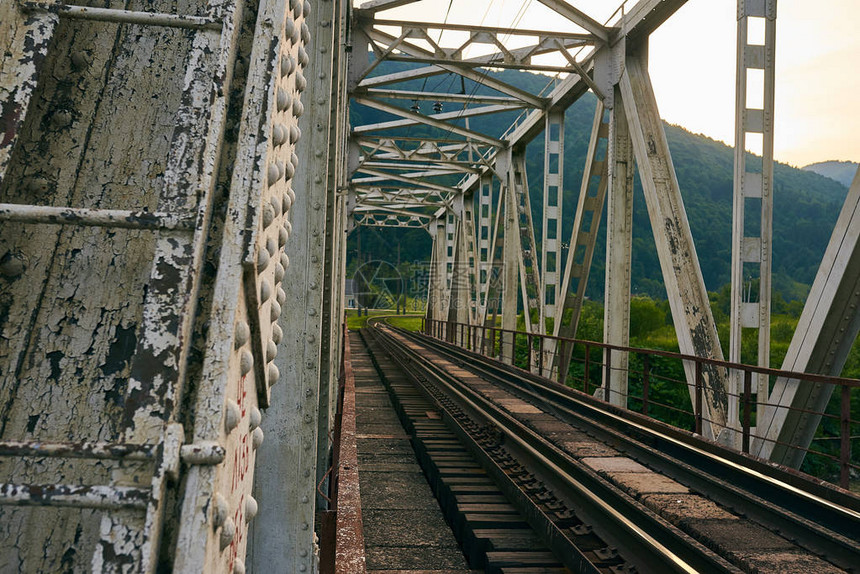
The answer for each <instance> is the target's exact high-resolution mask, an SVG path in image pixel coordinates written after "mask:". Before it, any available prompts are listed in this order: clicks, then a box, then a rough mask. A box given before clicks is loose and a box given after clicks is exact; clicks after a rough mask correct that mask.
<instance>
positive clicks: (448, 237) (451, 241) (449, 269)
mask: <svg viewBox="0 0 860 574" xmlns="http://www.w3.org/2000/svg"><path fill="white" fill-rule="evenodd" d="M456 240H457V214H456V213H455V211H454V210H453V209H451V208H450V207H449V208H446V209H445V243H444V245H445V251H444V256H445V257H444V261H445V283H444V285H445V296H444V297H443V299H442V304H443V318H447V317H448V314H449V312H450V309H451V306H452V305H454V304H455V303H454V301H453V300H452V298H451V296H452V287H453V280H454V258H455V253H454V251H455V249H456V247H457V241H456Z"/></svg>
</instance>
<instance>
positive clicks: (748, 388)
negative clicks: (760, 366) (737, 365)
mask: <svg viewBox="0 0 860 574" xmlns="http://www.w3.org/2000/svg"><path fill="white" fill-rule="evenodd" d="M750 395H752V371H749V370H744V415H743V421H742V422H741V425H742V432H743V436H742V438H741V450H743V451H744V452H746V453H749V451H750V414H751V413H750V410H751V409H750V399H751V397H750Z"/></svg>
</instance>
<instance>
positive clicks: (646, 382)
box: [421, 318, 860, 488]
mask: <svg viewBox="0 0 860 574" xmlns="http://www.w3.org/2000/svg"><path fill="white" fill-rule="evenodd" d="M421 330H422V332H423V333H425V334H427V335H429V336H431V337H435V338H437V339H440V340H444V341H447V342H448V343H452V344H457V343H458V342H459V343H460V345H459V346H461V347H463V348H465V349H467V350H471V351H473V352H477V353H479V354H481V355H483V356H489V357H490V358H501V357H505V356H506V357H507V358H508V359H509V360H510V364H511V365H512V366H514V367H518V368H523V367H521V366H520V365H517V364H516V363H517V360H516V350H517V340H518V339H519V340H520V342H521V341H522V338H525V340H526V344H527V349H529V352H527V353H526V355H527V364H526V365H525V366H524V368H525V369H527V370H529V371H535V370H537V372H538V373H541V374H542V373H544V372H545V371H546V369H545V365H544V360H545V357H544V354H545V353H544V348H545V345H544V341H545V340H546V339H550V340H554V341H555V342H556V343H557V345H556V348H560V346H561V345H560V344H564V345H568V346H576V345H579V346H582V347H585V353H584V358H583V361H582V363H583V369H584V373H583V379H582V383H583V388H584V392H585V393H586V394H590V391H591V390H596V389H597V388H600V386H599V385H598V386H597V387H592V388H591V389H590V388H589V387H590V382H591V381H590V379H591V373H592V370H593V368H594V366H595V365H594V364H593V362H592V359H591V350H592V349H595V348H596V349H602V350H603V351H604V352H605V356H604V360H603V361H602V362H600V361H598V363H597V366H599V367H600V368H601V370H604V371H605V373H604V377H605V380H608V379H609V374H610V372H611V370H612V369H613V368H614V367H612V360H611V356H612V353H613V352H621V353H632V354H634V355H639V356H641V357H642V359H643V368H642V371H641V373H640V374H641V382H642V385H643V390H642V392H643V394H642V396H641V397H640V396H635V395H632V394H630V393H627V394H626V396H625V402H626V400H629V399H633V400H637V401H641V402H642V411H641V412H642V414H644V415H646V416H649V417H652V418H655V417H653V415H652V414H649V408H652V407H654V406H658V407H665V408H669V409H670V410H674V411H678V412H680V413H683V414H686V415H690V416H692V417H693V420H694V432H696V433H697V434H702V429H703V424H704V423H705V422H709V423H711V424H718V423H715V422H714V421H710V420H709V419H708V418H707V417H706V416H705V413H704V406H703V403H704V400H703V395H704V392H705V390H707V389H708V388H709V385H708V383H707V382H706V380H705V378H704V377H703V375H702V373H703V366H704V365H710V366H714V367H721V368H724V369H727V370H735V371H742V372H743V373H744V375H743V383H742V385H743V388H742V390H741V391H740V392H739V393H737V394H736V393H730V395H731V396H733V397H736V398H738V399H739V401H740V410H741V412H740V415H739V418H740V421H739V422H740V425H741V428H740V429H739V430H740V432H741V450H742V451H743V452H744V453H749V452H750V440H751V438H752V423H751V419H752V413H753V408H754V406H758V407H761V406H763V407H768V408H776V409H788V410H797V409H791V407H787V406H783V405H778V404H773V403H764V402H761V401H757V400H755V399H753V397H752V375H753V373H755V374H759V375H763V376H768V377H771V376H772V377H784V378H789V379H797V380H804V381H809V382H814V383H822V384H829V385H835V386H838V387H840V389H841V393H840V399H839V400H840V403H841V408H840V412H839V414H838V415H834V414H828V413H826V412H815V413H814V414H817V415H821V416H822V417H824V418H828V419H831V420H838V422H839V437H838V438H839V440H840V451H839V455H838V456H837V455H834V454H829V453H826V452H821V451H817V450H812V449H809V448H805V449H801V447H799V446H797V445H790V444H785V443H783V442H781V441H777V440H775V439H773V438H767V437H764V436H758V435H756V436H755V438H756V439H757V440H761V441H763V442H768V443H772V444H775V445H782V446H788V447H790V448H793V449H801V450H804V451H805V452H806V453H808V454H814V455H817V456H823V457H825V458H827V459H830V460H834V461H838V463H839V467H840V481H839V482H840V485H841V486H842V487H843V488H848V484H849V479H850V476H849V471H850V469H852V468H853V469H860V466H857V465H855V464H852V463H851V432H850V431H851V425H852V424H858V422H860V421H855V420H852V419H851V416H850V415H851V410H850V398H851V390H852V389H857V388H860V380H858V379H852V378H847V377H834V376H829V375H820V374H814V373H800V372H796V371H786V370H781V369H773V368H770V367H760V366H756V365H745V364H741V363H732V362H729V361H725V360H722V359H714V358H709V357H698V356H695V355H687V354H684V353H677V352H672V351H661V350H657V349H643V348H638V347H629V346H623V345H613V344H610V343H602V342H597V341H588V340H584V339H574V338H569V337H559V336H554V335H545V334H539V333H529V332H526V331H517V330H513V329H503V328H501V327H495V326H491V325H470V324H467V323H458V322H454V321H443V320H434V319H427V318H424V319H423V321H422V329H421ZM535 339H537V348H536V345H535ZM497 344H498V351H497ZM509 344H510V346H511V348H510V355H507V354H506V351H507V350H508V349H507V346H508V345H509ZM503 346H504V348H503ZM653 357H660V358H665V359H673V360H678V361H682V362H683V361H690V362H692V363H693V364H694V365H695V376H694V381H693V382H692V383H690V382H687V381H676V382H677V383H678V384H683V385H685V386H687V387H690V388H691V391H692V397H691V399H692V401H691V402H692V405H691V406H692V412H688V411H686V410H684V409H683V408H677V407H673V406H669V405H663V404H662V403H660V402H657V401H654V400H653V399H652V398H651V397H650V396H649V393H650V385H651V383H652V378H657V376H656V375H655V373H654V371H653V365H651V358H653ZM627 371H628V374H630V373H632V372H633V371H632V370H630V369H629V368H628V369H627ZM636 372H639V371H636ZM568 376H569V370H568V372H567V373H557V377H558V379H557V380H556V382H557V383H558V384H565V383H566V382H567V380H568ZM659 378H660V379H661V380H670V379H667V378H665V377H659ZM574 380H575V381H576V380H577V379H574ZM610 393H615V394H616V395H617V391H613V390H612V389H611V388H610V387H609V386H608V385H605V386H603V393H602V395H603V396H602V397H598V398H602V399H603V400H604V401H606V402H609V400H610ZM719 426H723V427H725V425H722V424H720V425H719ZM834 438H836V437H834Z"/></svg>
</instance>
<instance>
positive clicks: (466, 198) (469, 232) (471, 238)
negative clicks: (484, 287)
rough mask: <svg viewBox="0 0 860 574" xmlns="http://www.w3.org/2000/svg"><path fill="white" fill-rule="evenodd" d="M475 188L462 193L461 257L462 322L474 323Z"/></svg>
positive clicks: (475, 281)
mask: <svg viewBox="0 0 860 574" xmlns="http://www.w3.org/2000/svg"><path fill="white" fill-rule="evenodd" d="M474 191H475V190H474V189H469V190H467V191H465V192H464V194H463V215H462V225H463V240H464V243H463V248H464V249H465V254H464V257H463V262H464V265H465V267H464V269H463V272H464V273H465V275H466V277H465V279H466V281H467V282H468V285H467V288H468V290H467V296H466V304H467V305H468V308H467V309H466V313H465V314H464V315H463V322H464V323H469V324H470V325H474V324H475V319H476V317H477V312H478V256H477V253H476V252H475V192H474Z"/></svg>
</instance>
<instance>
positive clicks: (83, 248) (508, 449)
mask: <svg viewBox="0 0 860 574" xmlns="http://www.w3.org/2000/svg"><path fill="white" fill-rule="evenodd" d="M456 1H457V2H458V3H459V2H462V1H464V0H456ZM428 4H434V3H429V2H427V1H423V2H421V1H418V0H369V1H367V2H364V3H358V2H356V3H355V5H353V4H352V3H351V2H349V1H347V0H245V1H239V0H170V1H168V0H125V1H119V0H92V1H90V0H79V1H76V2H62V1H56V0H46V1H28V0H0V47H2V56H0V475H2V478H0V538H2V541H3V545H2V548H3V550H2V552H0V572H3V573H5V572H89V571H92V572H161V571H163V572H168V571H173V572H206V573H210V572H212V573H214V572H229V573H236V574H241V573H242V572H246V571H250V572H287V573H299V572H315V571H324V572H326V571H338V572H364V571H366V570H377V571H405V570H416V569H420V570H422V571H433V570H436V571H440V572H441V571H469V570H470V569H471V570H481V569H485V570H486V571H507V572H537V571H541V572H546V571H558V572H564V571H566V570H565V569H568V570H570V571H588V572H610V571H612V572H630V571H643V572H644V571H654V572H663V571H768V570H770V571H786V572H788V571H798V572H799V571H801V570H806V571H815V572H829V571H844V570H848V571H851V570H852V569H854V570H856V568H857V564H860V560H858V556H860V550H858V548H860V543H858V540H857V532H858V529H857V526H858V523H860V505H858V501H857V498H856V496H855V495H852V494H851V493H850V492H849V490H848V488H849V487H850V486H851V484H850V483H851V480H852V476H853V475H856V470H857V459H856V456H855V457H854V458H852V453H851V439H852V435H855V436H856V434H857V424H858V423H857V421H855V420H853V419H852V408H851V407H852V401H853V402H854V405H856V402H857V401H858V400H860V397H858V394H860V391H858V390H857V387H858V386H860V383H858V381H855V380H852V379H845V378H840V374H841V373H842V370H843V367H844V365H845V362H846V360H847V358H848V354H849V351H850V349H851V347H852V345H853V343H854V341H855V338H856V336H857V332H858V329H860V316H858V313H857V302H858V301H857V300H858V297H860V263H858V261H857V260H856V257H860V250H858V238H860V221H858V217H857V216H856V214H857V212H858V207H860V179H855V182H854V184H853V185H852V186H851V189H850V190H849V193H848V196H847V199H846V200H845V204H844V207H843V209H842V211H841V213H840V215H839V218H838V221H837V224H836V227H835V229H834V230H833V234H832V238H831V240H830V243H829V245H828V247H827V250H826V252H825V254H824V257H823V259H822V261H821V264H820V268H819V271H818V274H817V276H816V277H815V280H814V283H813V285H812V288H811V291H810V294H809V296H808V298H807V301H806V304H805V308H804V311H803V313H802V315H801V317H800V320H799V324H798V327H797V330H796V333H795V336H794V339H793V340H792V342H791V345H790V347H789V349H788V352H787V355H786V358H785V360H784V362H783V364H782V365H770V364H769V357H770V323H771V267H772V252H773V249H772V236H773V234H772V213H773V203H772V199H773V192H774V181H773V180H774V170H773V165H774V160H773V146H774V91H775V90H774V77H775V74H774V68H775V65H774V64H775V43H776V29H777V2H776V0H738V12H737V22H738V34H737V45H736V49H737V88H736V90H737V98H736V132H735V133H736V137H735V141H736V142H741V143H740V145H737V146H736V151H735V170H734V194H733V224H732V245H731V257H732V261H731V266H732V274H731V277H732V279H731V282H732V297H731V309H730V322H731V328H730V335H729V337H730V338H729V341H728V345H727V347H726V348H727V349H728V356H724V354H723V350H722V347H721V345H720V341H719V337H718V333H717V327H716V322H715V320H714V313H713V312H712V309H711V305H710V302H709V299H708V293H707V291H706V289H705V285H704V281H703V279H702V272H701V269H700V266H699V261H698V258H697V255H696V248H695V246H694V244H693V239H692V234H691V229H690V224H689V222H688V220H687V216H686V212H685V207H684V202H683V199H682V195H681V191H682V190H681V189H680V187H679V184H678V179H677V177H676V174H675V169H674V167H673V163H672V157H671V153H670V149H669V145H668V143H667V140H666V134H665V131H664V126H663V123H662V121H661V116H660V113H659V110H658V107H657V100H656V98H655V95H654V90H653V87H652V83H651V78H650V75H649V71H648V63H649V51H648V43H649V36H650V35H651V33H652V32H654V31H655V30H656V29H658V28H659V27H660V26H661V25H662V24H663V23H664V22H665V21H666V20H668V19H670V18H671V17H672V15H673V14H674V13H675V12H676V11H678V10H679V9H680V8H681V7H682V6H683V5H684V4H685V0H626V1H625V2H622V3H620V5H617V6H615V5H613V6H611V7H609V8H607V7H605V6H601V7H599V8H596V7H595V5H596V4H595V3H593V2H591V3H585V2H578V1H570V0H538V4H539V5H540V6H541V7H542V8H541V9H543V10H547V13H548V14H551V15H552V18H551V20H552V21H551V22H549V21H548V22H547V29H541V30H534V29H524V28H522V27H519V26H518V25H517V24H518V21H517V22H515V23H514V25H512V26H511V27H508V28H500V27H493V26H486V25H484V24H483V20H479V19H478V16H479V15H480V14H481V13H483V11H484V10H487V11H489V10H490V9H491V5H492V2H479V1H477V0H476V1H475V2H473V4H475V10H474V16H475V17H474V20H472V21H468V22H449V21H448V20H449V18H448V15H447V14H448V13H450V9H451V6H450V5H453V2H451V3H450V5H448V4H446V3H444V2H442V3H435V5H433V6H430V7H429V8H428V6H427V5H428ZM530 4H531V2H529V3H527V4H524V5H523V11H524V10H525V9H527V8H528V6H529V5H530ZM586 4H588V6H587V7H586ZM536 6H537V5H536ZM446 8H447V13H446ZM404 14H406V15H408V16H404ZM786 41H791V39H786ZM730 48H731V47H730V46H724V47H721V49H726V50H728V49H730ZM508 70H517V71H526V72H532V73H534V74H536V75H535V76H533V77H534V78H541V79H545V81H544V82H540V83H541V86H540V87H539V88H537V89H534V88H532V87H529V86H526V85H524V84H523V83H522V82H519V81H518V80H517V79H516V77H515V76H512V75H511V74H510V72H508ZM428 85H429V86H431V88H430V89H428ZM530 85H531V84H530ZM432 86H436V87H435V88H434V87H432ZM441 86H447V88H446V89H444V90H440V89H439V88H440V87H441ZM583 98H590V99H593V101H594V102H595V113H594V116H593V121H592V122H591V123H590V125H588V126H581V127H582V130H583V131H584V132H585V133H588V134H590V137H589V138H588V139H589V142H588V146H587V150H588V151H587V154H586V161H585V165H584V166H583V167H582V173H583V177H582V179H581V180H580V181H570V180H569V178H567V179H568V180H567V181H565V170H564V163H565V161H571V158H569V157H566V155H567V154H566V153H565V150H566V149H568V147H569V146H566V143H565V142H566V138H568V139H569V138H570V137H572V134H570V133H569V127H568V126H566V123H565V112H566V111H567V110H568V108H570V106H571V105H573V104H574V103H575V102H577V101H579V100H581V99H583ZM529 144H532V145H533V146H535V145H536V146H539V147H541V149H542V156H543V165H542V166H540V169H539V170H538V172H539V173H537V174H534V173H532V174H529V173H528V172H527V161H526V156H525V151H526V146H527V145H529ZM531 167H532V171H534V165H532V166H531ZM637 172H638V175H639V179H640V181H641V183H642V189H643V191H644V196H645V201H646V203H647V208H648V217H649V219H650V224H651V229H652V231H653V235H654V241H655V243H656V248H657V253H658V256H659V261H660V266H661V270H662V275H663V281H664V284H665V286H666V295H667V299H668V301H669V305H670V308H671V315H672V319H673V322H674V326H675V330H676V334H677V340H678V347H679V352H678V353H666V352H658V351H647V350H642V349H635V348H632V347H630V304H631V258H632V237H633V227H632V226H633V218H632V210H633V188H634V186H633V182H634V176H635V174H636V173H637ZM530 175H531V177H530ZM535 175H537V177H534V176H535ZM537 181H539V182H540V185H539V186H538V185H535V182H537ZM530 184H531V185H530ZM530 188H531V189H530ZM565 189H578V190H579V192H578V194H573V195H574V196H575V197H576V198H577V199H576V204H575V205H565V204H564V201H563V197H564V193H563V191H564V190H565ZM568 195H570V194H568ZM536 207H539V209H535V208H536ZM602 219H605V221H603V222H602V221H601V220H602ZM570 222H572V225H571V223H570ZM751 222H755V224H752V223H751ZM362 225H363V226H377V227H398V228H409V227H415V228H420V229H424V230H426V232H427V233H429V235H430V236H431V237H432V245H433V247H432V258H431V262H430V273H429V274H428V285H427V291H426V308H425V313H424V317H423V319H422V331H423V333H422V334H408V333H406V332H405V331H402V330H397V329H395V328H394V327H392V326H390V325H384V324H382V323H378V324H375V325H371V326H370V327H368V329H367V331H363V332H362V333H361V334H360V335H359V334H356V333H348V332H347V331H346V330H345V328H344V309H345V302H346V293H345V287H344V286H345V284H346V281H345V280H346V260H347V248H346V244H347V237H348V236H349V233H350V232H351V231H352V230H353V229H354V228H356V226H362ZM601 225H603V226H604V227H605V229H606V261H605V269H606V278H605V285H606V290H605V294H604V306H605V317H604V334H603V340H602V341H580V340H577V339H575V335H576V333H577V325H578V322H579V318H580V315H581V311H582V308H583V300H584V298H585V289H586V284H587V282H588V276H589V271H590V270H591V268H592V265H591V262H592V257H593V254H594V251H595V245H596V242H597V238H598V229H600V228H601ZM563 228H564V229H567V228H572V233H571V235H570V236H569V237H562V229H563ZM751 274H752V276H754V277H755V278H756V281H757V285H758V287H757V293H756V294H755V295H754V296H753V294H751V292H749V291H748V290H746V289H747V284H746V282H747V281H748V280H749V279H748V278H749V277H750V276H751ZM518 321H520V322H521V323H522V324H520V323H518ZM518 328H519V330H518ZM750 331H754V332H755V335H754V338H755V340H756V344H755V347H756V350H757V357H758V360H757V361H754V363H755V364H752V365H742V364H741V343H742V338H743V337H742V335H743V333H744V332H747V333H749V332H750ZM669 363H671V364H674V365H676V367H677V368H676V369H675V372H680V373H682V374H681V375H676V376H675V378H674V380H672V381H669V379H670V378H671V376H670V375H668V374H666V371H664V370H661V365H663V366H665V365H666V364H669ZM658 380H659V381H662V382H663V383H668V382H671V383H672V384H677V385H679V386H680V388H684V389H685V393H686V394H687V396H688V398H683V400H681V403H679V404H665V403H661V401H660V397H659V396H657V395H656V394H654V393H653V392H652V391H651V389H652V387H653V386H654V385H656V381H658ZM682 396H683V395H682ZM386 401H388V402H386ZM386 405H388V406H386ZM387 408H390V409H393V410H391V411H390V413H389V411H385V409H387ZM661 410H662V411H661ZM855 411H856V408H855ZM659 412H663V413H664V415H665V413H667V412H673V413H677V416H674V418H672V421H674V426H673V425H669V424H667V423H666V422H661V421H659V420H656V419H655V417H657V418H661V415H660V414H659ZM386 413H388V414H386ZM377 415H378V416H379V417H381V418H380V420H379V421H376V420H375V419H374V417H376V416H377ZM854 416H856V415H854ZM385 417H388V418H385ZM383 418H385V421H383ZM662 418H663V419H666V418H667V417H666V416H662ZM822 421H825V422H827V423H828V424H830V425H831V426H834V425H835V427H836V428H838V432H837V435H836V436H834V437H832V438H833V439H834V440H833V444H839V447H838V448H835V449H830V450H829V451H826V452H821V453H814V452H811V451H810V444H811V442H812V440H813V437H815V435H816V432H818V429H819V428H820V426H821V424H822ZM374 424H378V425H381V426H379V428H376V427H374ZM385 425H389V426H385ZM398 425H400V426H398ZM383 427H385V428H383ZM386 441H387V442H386ZM374 449H376V450H374ZM386 449H388V450H387V451H386ZM410 453H411V454H410ZM813 455H814V456H823V457H825V458H828V459H829V460H830V462H831V463H832V464H833V465H834V466H835V468H836V469H837V472H838V480H837V481H836V482H838V484H834V485H831V484H828V483H827V482H826V481H823V480H820V479H816V478H812V477H808V476H806V475H804V474H802V473H800V472H798V471H797V470H796V469H797V468H799V467H800V465H801V463H802V462H803V460H804V458H805V457H808V456H813ZM403 457H406V458H409V457H413V458H414V457H417V460H418V461H419V463H420V468H419V466H414V465H416V464H419V463H415V462H407V461H405V460H402V458H403ZM374 460H375V461H376V462H374ZM398 465H402V468H401V467H400V466H398ZM415 469H418V470H415ZM399 474H402V475H409V477H411V478H410V479H409V480H413V479H414V480H416V481H417V482H415V483H412V482H408V481H407V482H404V480H401V479H403V476H399ZM422 477H426V479H425V478H422ZM374 480H376V482H374ZM421 480H426V481H429V482H425V483H421ZM855 480H856V478H855ZM385 484H389V485H392V486H391V488H390V489H388V491H386V490H385V488H383V487H382V486H380V485H385ZM398 485H399V487H400V490H397V488H398ZM422 485H423V486H422ZM419 491H421V492H425V491H426V492H427V493H429V492H431V491H432V492H433V493H434V494H435V495H436V497H437V498H438V503H436V502H432V499H428V500H430V501H431V502H427V501H424V502H421V501H418V499H417V498H416V499H415V500H413V499H412V494H415V495H416V497H417V496H418V493H419ZM398 493H399V494H398ZM670 499H673V500H676V501H677V502H676V503H674V504H675V506H672V500H670ZM385 501H388V502H385ZM409 501H411V502H409ZM661 501H662V502H661ZM407 502H409V504H412V503H413V502H414V504H415V505H417V506H414V507H413V506H408V505H407V506H403V504H406V503H407ZM373 504H380V505H382V506H373ZM398 504H400V505H398ZM386 505H388V506H386ZM432 509H436V510H439V511H442V512H443V514H440V515H439V516H436V515H433V516H435V518H434V517H433V516H431V514H432V513H431V514H426V513H425V511H429V510H432ZM362 510H364V512H362ZM436 510H434V512H435V511H436ZM410 513H412V514H410ZM409 516H412V517H414V518H415V521H414V522H410V521H409V519H408V518H404V517H409ZM379 517H383V519H382V520H379ZM385 517H389V518H390V520H386V519H385ZM398 517H399V518H400V522H401V526H402V527H403V528H402V529H401V530H400V531H399V533H398V532H396V531H393V530H391V531H389V530H386V528H387V527H388V523H394V522H397V518H398ZM741 519H743V520H741ZM425 521H426V522H427V523H430V522H433V521H435V523H436V524H438V525H440V528H441V529H442V530H441V531H440V532H441V533H438V534H435V533H434V534H427V536H429V537H430V538H428V539H427V540H430V541H429V542H428V541H426V540H425V542H426V544H425V543H424V542H415V543H414V544H411V545H410V544H401V542H403V540H404V539H408V538H409V537H410V536H413V537H416V539H420V538H421V535H422V533H426V531H425V530H424V529H423V526H422V525H424V524H425ZM446 521H447V523H448V524H449V525H450V527H451V530H448V531H446V530H445V528H447V527H446V526H445V524H446ZM365 526H366V527H367V528H365ZM434 532H435V531H434ZM458 540H459V542H458ZM415 548H419V549H421V548H423V550H422V551H419V552H417V553H416V552H414V550H415ZM418 555H422V556H423V557H424V558H425V559H426V558H427V557H428V556H431V557H432V556H436V557H437V558H438V560H437V562H436V563H435V564H432V563H429V562H428V563H421V562H420V561H419V560H418V558H415V556H418ZM386 559H391V560H390V561H388V562H386V561H385V560H386ZM419 564H423V565H421V566H419ZM446 564H447V566H446Z"/></svg>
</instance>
